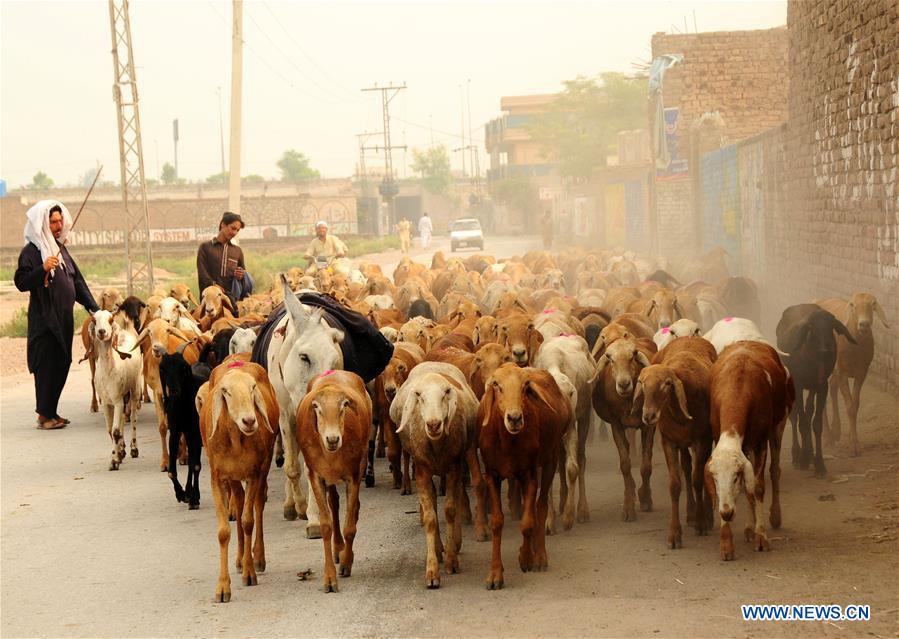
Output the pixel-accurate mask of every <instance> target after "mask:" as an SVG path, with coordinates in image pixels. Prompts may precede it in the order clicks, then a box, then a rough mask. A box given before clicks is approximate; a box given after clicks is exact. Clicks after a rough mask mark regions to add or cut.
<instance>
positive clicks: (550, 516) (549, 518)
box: [544, 460, 565, 535]
mask: <svg viewBox="0 0 899 639" xmlns="http://www.w3.org/2000/svg"><path fill="white" fill-rule="evenodd" d="M562 464H563V461H562V460H559V466H560V467H559V469H558V471H559V479H560V480H561V481H562V482H563V483H564V481H565V478H564V475H565V469H564V468H562V467H561V466H562ZM561 491H562V489H561V487H559V492H560V493H561ZM547 503H548V508H549V512H548V513H547V514H546V530H545V531H544V532H545V533H546V534H547V535H555V534H556V516H557V515H558V511H556V499H555V497H554V496H553V494H552V493H550V494H549V501H548V502H547ZM564 503H565V502H564V501H563V500H562V496H561V494H560V495H559V504H564Z"/></svg>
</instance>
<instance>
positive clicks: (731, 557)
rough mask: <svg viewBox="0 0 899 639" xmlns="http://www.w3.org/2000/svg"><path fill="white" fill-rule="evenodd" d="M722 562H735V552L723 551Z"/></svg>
mask: <svg viewBox="0 0 899 639" xmlns="http://www.w3.org/2000/svg"><path fill="white" fill-rule="evenodd" d="M721 560H722V561H733V560H734V551H733V550H722V551H721Z"/></svg>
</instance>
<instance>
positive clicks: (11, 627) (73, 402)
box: [0, 344, 899, 637]
mask: <svg viewBox="0 0 899 639" xmlns="http://www.w3.org/2000/svg"><path fill="white" fill-rule="evenodd" d="M2 347H3V348H4V350H3V353H2V355H0V359H2V360H5V359H6V358H7V357H8V356H9V353H11V352H12V351H8V350H6V349H7V345H5V344H3V345H2ZM9 348H15V346H10V347H9ZM75 352H76V354H79V353H80V347H76V350H75ZM89 392H90V381H89V378H88V374H87V365H86V363H85V364H81V365H74V366H73V368H72V372H71V375H70V378H69V383H68V385H67V387H66V391H65V393H64V395H63V400H62V403H61V406H60V412H61V413H62V414H64V415H67V416H69V417H71V418H72V419H73V421H74V423H73V424H72V426H70V427H69V428H67V429H65V430H60V431H52V432H39V431H37V430H35V429H34V426H33V420H34V414H33V412H32V410H33V394H32V393H33V390H32V385H31V378H30V377H29V376H28V375H27V374H25V373H21V372H18V373H10V374H7V373H5V372H4V373H3V375H2V382H0V461H2V466H0V468H2V470H0V475H2V478H0V486H2V495H0V542H2V543H0V547H2V571H0V572H2V579H0V581H2V591H0V594H2V598H0V602H2V604H0V605H2V611H0V612H2V621H0V634H2V636H4V637H20V636H77V637H151V636H152V637H157V636H165V637H186V636H212V635H215V636H227V637H231V636H235V637H241V636H310V637H312V636H316V637H317V636H341V637H346V636H354V637H355V636H365V637H369V636H385V635H389V636H425V637H431V636H477V637H488V636H489V637H495V636H510V637H544V636H549V637H557V636H564V637H583V636H597V637H621V636H634V637H667V636H691V637H720V636H748V637H756V636H758V637H771V636H774V637H781V636H784V637H785V636H803V637H821V636H825V637H861V636H874V637H894V636H896V635H897V634H899V583H897V582H899V553H897V545H899V542H897V532H899V491H897V487H899V485H897V478H899V473H897V469H899V430H897V412H899V411H897V408H899V407H897V399H896V398H895V397H889V396H887V395H884V394H882V393H878V392H877V391H876V390H875V389H873V388H868V389H866V390H865V394H864V397H863V405H862V409H861V418H860V421H859V432H860V437H861V441H862V444H863V451H862V456H860V457H855V458H853V457H849V456H848V454H847V451H846V449H845V448H844V447H843V446H841V445H836V446H831V447H829V448H827V449H825V450H826V453H827V455H828V459H827V463H828V470H829V475H828V476H827V478H825V479H815V478H814V477H813V476H812V475H811V473H808V472H800V471H797V470H794V469H793V468H791V467H790V466H789V465H788V464H789V463H788V462H787V465H785V467H784V469H783V471H784V472H783V480H782V485H783V493H782V503H783V513H784V515H783V516H784V526H783V528H782V529H780V530H778V531H773V532H772V544H771V545H772V550H771V551H770V552H766V553H755V552H753V551H752V550H751V548H750V547H749V545H748V544H745V543H743V542H742V541H741V542H739V543H738V545H737V557H736V560H735V561H733V562H727V563H725V562H722V561H720V560H719V558H718V539H717V532H716V533H715V534H713V535H710V536H707V537H696V536H695V535H694V534H693V532H692V530H690V529H685V533H684V548H682V549H679V550H669V549H668V548H667V547H666V543H665V536H666V527H667V522H668V517H669V500H668V493H667V488H666V475H667V473H666V469H665V462H664V456H663V455H662V453H661V450H660V449H659V447H658V446H656V454H655V457H654V470H653V479H652V485H653V496H654V503H655V509H654V511H653V512H649V513H642V512H641V513H638V519H637V521H636V522H631V523H625V522H623V521H622V520H621V516H620V509H621V498H622V480H621V476H620V473H619V471H618V461H617V454H616V452H615V450H614V446H613V445H612V443H611V442H609V441H603V440H602V439H601V438H599V437H595V438H594V439H593V441H592V442H591V443H590V444H589V445H588V453H587V455H588V471H587V478H588V497H589V500H590V506H591V521H590V522H589V523H586V524H578V525H576V526H575V528H574V529H573V530H571V531H569V532H563V533H560V534H558V535H556V536H553V537H550V538H549V539H548V542H547V547H548V551H549V562H550V568H549V571H548V572H546V573H527V574H525V573H521V572H520V571H519V570H518V568H517V560H516V558H517V546H518V544H519V543H520V535H519V534H518V531H517V523H516V522H514V521H512V520H511V519H510V518H507V520H506V528H505V534H504V546H503V551H504V552H503V554H504V560H505V566H506V588H505V589H504V590H502V591H498V592H487V591H485V590H484V588H483V579H484V577H485V575H486V572H487V568H488V564H489V557H490V544H487V543H476V542H474V540H473V534H472V529H471V528H470V527H467V528H465V529H464V531H463V535H464V545H463V549H462V554H461V568H462V572H461V573H460V574H458V575H451V576H445V577H444V579H443V586H442V587H441V589H440V590H437V591H428V590H426V589H425V588H424V584H423V580H424V535H423V533H422V532H421V529H420V528H419V525H418V516H417V500H416V498H415V497H414V496H406V497H403V496H400V495H399V494H398V492H397V491H393V490H391V489H390V488H389V483H388V473H387V467H386V463H385V460H378V461H377V478H378V485H377V486H376V487H375V488H372V489H364V490H363V493H362V509H361V517H360V522H359V534H358V537H357V543H356V563H355V566H354V569H353V576H352V577H351V578H349V579H342V580H341V583H340V593H338V594H333V595H325V594H323V593H322V592H321V590H320V581H319V579H320V577H321V566H322V545H321V542H320V541H318V540H306V539H305V538H304V536H303V526H302V525H301V524H300V523H298V522H288V521H285V520H284V519H283V518H282V516H281V508H280V504H281V502H282V500H283V496H284V490H283V474H282V472H281V470H280V469H276V468H273V469H272V471H271V478H270V499H269V507H268V508H267V510H266V513H265V519H264V522H265V538H266V551H267V552H266V554H267V560H268V568H267V571H266V572H265V573H263V574H261V575H260V577H259V585H258V586H256V587H253V588H248V587H245V586H242V585H240V583H239V576H238V575H237V574H236V573H235V572H234V569H233V560H234V549H235V545H236V542H235V541H234V539H233V538H232V542H231V555H230V558H231V560H230V563H231V565H232V580H233V583H232V588H233V597H232V602H231V603H229V604H214V603H213V602H212V595H213V591H214V588H215V581H216V577H217V571H218V545H217V540H216V534H215V529H216V523H215V513H214V509H213V506H212V503H211V498H210V491H209V474H208V467H205V468H204V470H203V472H202V486H201V490H202V502H201V508H200V510H199V511H188V510H187V508H186V506H185V505H183V504H178V503H176V502H175V500H174V496H173V492H172V489H171V483H170V482H169V480H168V479H167V478H166V476H165V475H164V474H162V473H160V472H159V471H158V463H159V452H160V443H159V437H158V434H156V428H155V423H154V421H155V420H154V417H153V409H152V407H150V406H145V407H144V408H143V410H142V411H141V413H140V420H139V427H138V430H139V436H138V442H139V445H140V448H141V455H140V457H139V458H138V459H130V458H128V459H126V460H125V462H124V464H123V466H122V469H121V470H120V471H118V472H115V473H112V472H108V471H107V470H106V467H107V460H108V456H109V451H110V444H109V439H108V436H107V434H106V432H105V424H104V422H103V419H102V417H101V416H100V415H98V414H91V413H89V412H88V411H87V407H88V403H89V395H88V394H89ZM789 444H790V435H789V434H787V435H786V437H785V442H784V446H785V448H786V449H787V450H788V449H789ZM788 458H789V456H788V455H787V459H788ZM204 465H205V460H204ZM181 472H182V479H183V468H182V469H181ZM681 508H683V506H681ZM682 517H683V515H682ZM745 521H746V507H745V503H742V502H741V503H740V504H738V509H737V516H736V526H735V530H741V529H742V526H743V524H744V522H745ZM307 568H308V569H312V570H313V571H314V575H313V577H312V580H311V581H300V580H299V579H298V577H297V573H298V572H299V571H302V570H305V569H307ZM746 603H796V604H806V603H815V604H830V603H836V604H840V605H846V604H869V605H870V606H871V615H872V619H871V621H868V622H849V621H838V622H835V623H825V622H790V623H777V622H744V621H742V620H741V617H740V604H746Z"/></svg>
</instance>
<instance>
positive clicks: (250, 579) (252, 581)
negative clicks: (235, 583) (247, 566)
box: [243, 575, 259, 586]
mask: <svg viewBox="0 0 899 639" xmlns="http://www.w3.org/2000/svg"><path fill="white" fill-rule="evenodd" d="M258 584H259V580H258V579H257V578H256V575H247V576H246V577H244V579H243V585H244V586H256V585H258Z"/></svg>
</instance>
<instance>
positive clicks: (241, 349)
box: [228, 328, 256, 355]
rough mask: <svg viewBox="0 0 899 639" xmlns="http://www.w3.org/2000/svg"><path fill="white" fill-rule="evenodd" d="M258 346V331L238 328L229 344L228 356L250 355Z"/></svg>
mask: <svg viewBox="0 0 899 639" xmlns="http://www.w3.org/2000/svg"><path fill="white" fill-rule="evenodd" d="M255 344H256V331H254V330H253V329H252V328H237V329H235V330H234V334H233V335H232V336H231V340H230V341H229V342H228V354H229V355H234V353H249V352H251V351H252V350H253V346H254V345H255Z"/></svg>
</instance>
